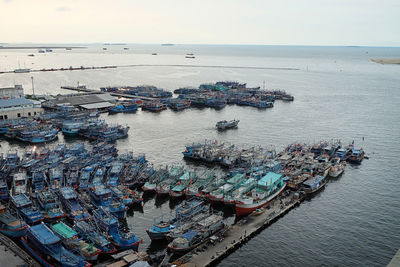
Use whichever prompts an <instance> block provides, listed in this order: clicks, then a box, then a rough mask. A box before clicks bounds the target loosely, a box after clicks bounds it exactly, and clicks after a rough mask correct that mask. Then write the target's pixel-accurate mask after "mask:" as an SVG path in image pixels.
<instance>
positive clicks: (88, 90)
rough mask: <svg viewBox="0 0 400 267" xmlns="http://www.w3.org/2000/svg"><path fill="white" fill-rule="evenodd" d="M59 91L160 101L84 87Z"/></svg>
mask: <svg viewBox="0 0 400 267" xmlns="http://www.w3.org/2000/svg"><path fill="white" fill-rule="evenodd" d="M61 89H65V90H71V91H77V92H85V93H90V94H110V95H112V96H116V97H124V98H131V99H141V100H154V99H160V98H156V97H146V96H136V95H130V94H122V93H115V92H102V91H100V90H95V89H88V88H86V87H75V86H61Z"/></svg>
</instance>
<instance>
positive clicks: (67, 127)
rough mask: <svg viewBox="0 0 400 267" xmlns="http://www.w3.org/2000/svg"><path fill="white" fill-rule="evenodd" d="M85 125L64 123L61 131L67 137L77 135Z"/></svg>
mask: <svg viewBox="0 0 400 267" xmlns="http://www.w3.org/2000/svg"><path fill="white" fill-rule="evenodd" d="M83 125H84V122H83V121H64V122H63V124H62V128H61V131H62V132H63V134H66V135H77V134H78V132H79V130H80V129H81V128H82V127H83Z"/></svg>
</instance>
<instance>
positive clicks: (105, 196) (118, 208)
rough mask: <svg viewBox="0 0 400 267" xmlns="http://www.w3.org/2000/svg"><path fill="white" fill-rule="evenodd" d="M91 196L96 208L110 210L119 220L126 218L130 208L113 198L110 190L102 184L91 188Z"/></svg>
mask: <svg viewBox="0 0 400 267" xmlns="http://www.w3.org/2000/svg"><path fill="white" fill-rule="evenodd" d="M89 194H90V197H91V199H92V203H93V205H94V206H95V207H97V208H100V207H104V208H108V209H109V210H110V212H111V213H112V214H113V215H115V216H117V217H118V218H125V215H126V211H127V210H128V208H127V207H126V206H125V205H124V204H123V203H121V202H119V201H118V200H117V199H116V198H113V197H112V192H111V190H110V189H109V188H106V187H105V186H104V185H102V184H96V185H93V186H91V187H90V190H89Z"/></svg>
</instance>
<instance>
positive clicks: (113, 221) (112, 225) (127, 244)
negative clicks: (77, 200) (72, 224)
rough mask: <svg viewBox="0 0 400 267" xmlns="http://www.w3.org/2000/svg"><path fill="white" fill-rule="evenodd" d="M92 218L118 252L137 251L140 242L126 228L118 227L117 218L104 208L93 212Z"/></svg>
mask: <svg viewBox="0 0 400 267" xmlns="http://www.w3.org/2000/svg"><path fill="white" fill-rule="evenodd" d="M93 216H94V218H95V221H96V222H97V225H98V226H99V228H100V230H101V231H103V232H106V233H108V234H109V235H110V236H111V237H112V240H111V243H112V244H113V245H114V246H115V247H116V248H117V249H118V250H120V251H122V250H127V249H133V250H136V251H137V250H138V248H139V244H140V243H141V240H140V239H139V238H138V237H137V236H136V235H135V234H134V233H132V232H131V231H130V230H129V229H128V228H121V227H119V224H118V220H117V218H115V217H114V216H113V215H112V214H111V213H110V212H109V211H107V210H106V209H104V208H99V209H96V210H94V211H93Z"/></svg>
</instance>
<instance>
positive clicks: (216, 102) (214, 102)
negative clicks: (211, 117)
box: [205, 98, 227, 109]
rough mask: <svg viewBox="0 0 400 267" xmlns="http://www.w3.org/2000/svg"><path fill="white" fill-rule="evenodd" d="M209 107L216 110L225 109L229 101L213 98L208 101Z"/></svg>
mask: <svg viewBox="0 0 400 267" xmlns="http://www.w3.org/2000/svg"><path fill="white" fill-rule="evenodd" d="M205 105H206V106H207V107H211V108H215V109H223V108H224V107H226V105H227V101H226V100H225V99H220V98H211V99H208V100H207V101H206V103H205Z"/></svg>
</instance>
